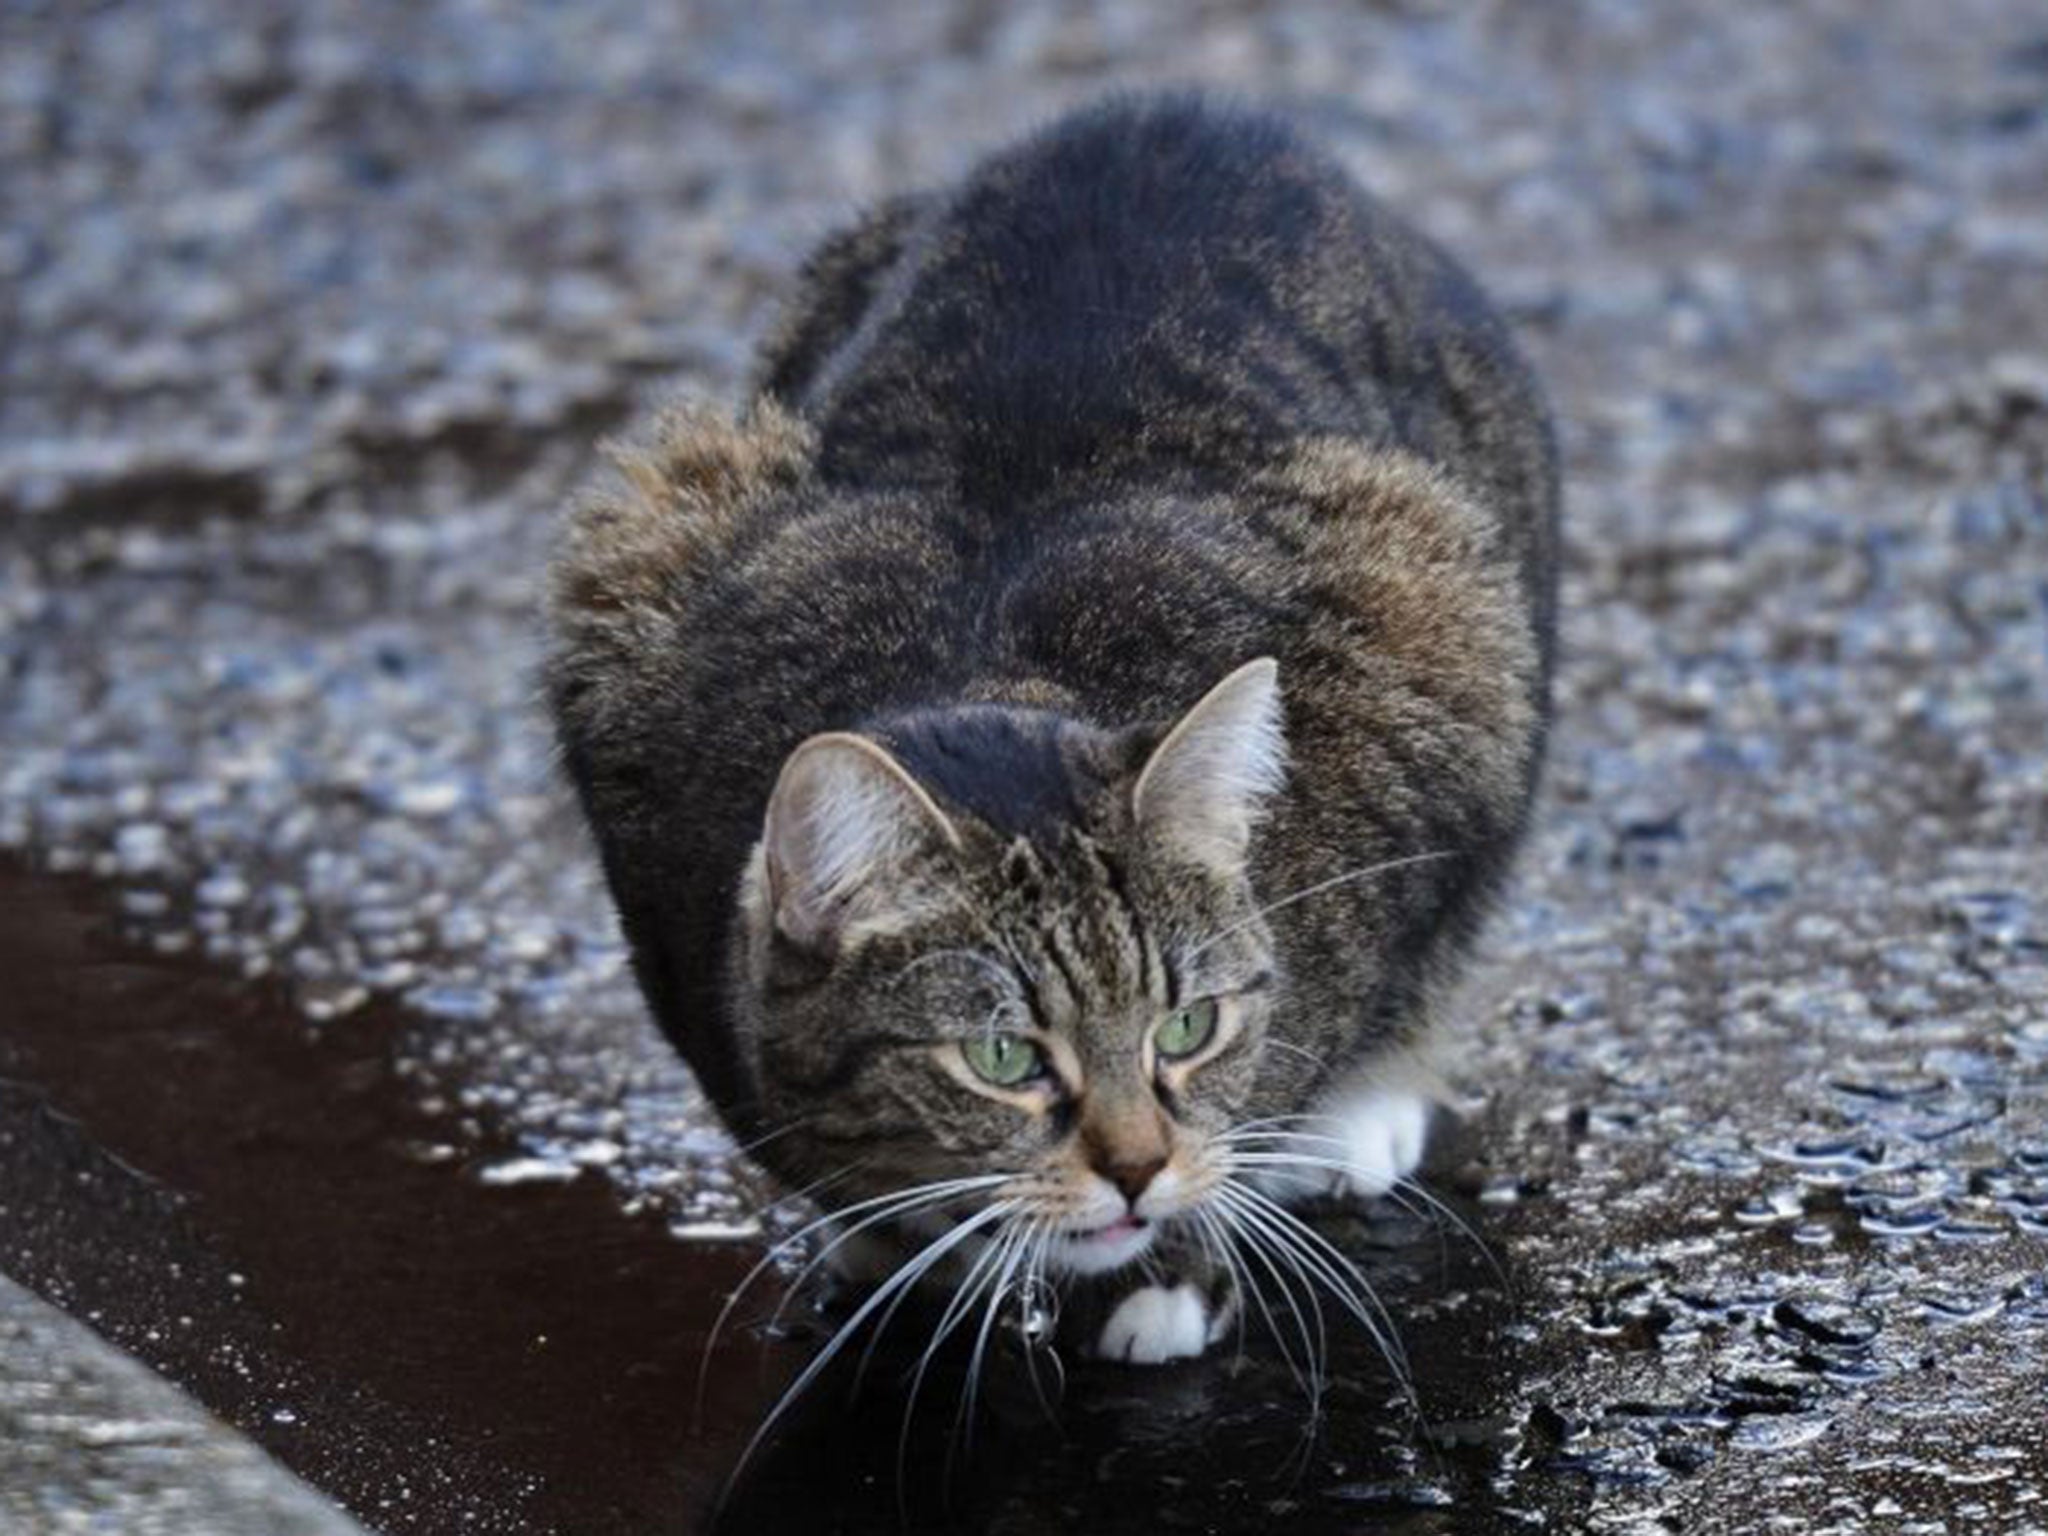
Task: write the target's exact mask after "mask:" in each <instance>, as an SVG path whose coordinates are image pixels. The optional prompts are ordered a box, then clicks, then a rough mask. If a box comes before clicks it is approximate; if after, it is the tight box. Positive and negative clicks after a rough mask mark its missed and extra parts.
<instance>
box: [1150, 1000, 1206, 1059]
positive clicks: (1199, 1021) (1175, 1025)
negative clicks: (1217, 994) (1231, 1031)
mask: <svg viewBox="0 0 2048 1536" xmlns="http://www.w3.org/2000/svg"><path fill="white" fill-rule="evenodd" d="M1215 1033H1216V999H1215V998H1213V997H1205V998H1203V999H1202V1000H1201V1001H1200V1002H1199V1003H1189V1004H1188V1005H1187V1007H1185V1008H1183V1009H1181V1010H1180V1011H1179V1012H1178V1013H1170V1014H1168V1015H1167V1016H1166V1021H1165V1022H1164V1023H1163V1024H1161V1025H1160V1026H1159V1028H1158V1030H1157V1031H1156V1032H1155V1033H1154V1034H1153V1036H1152V1044H1153V1045H1154V1047H1156V1048H1157V1050H1158V1052H1159V1054H1160V1055H1161V1056H1192V1055H1194V1054H1195V1052H1197V1051H1199V1050H1200V1049H1201V1048H1202V1047H1203V1046H1205V1045H1207V1044H1208V1043H1209V1037H1210V1036H1211V1035H1213V1034H1215Z"/></svg>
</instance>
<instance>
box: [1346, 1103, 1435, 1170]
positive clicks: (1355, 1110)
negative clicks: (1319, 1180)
mask: <svg viewBox="0 0 2048 1536" xmlns="http://www.w3.org/2000/svg"><path fill="white" fill-rule="evenodd" d="M1330 1114H1331V1117H1332V1119H1334V1120H1335V1121H1336V1122H1337V1123H1336V1124H1335V1125H1333V1126H1332V1127H1331V1134H1332V1135H1334V1136H1335V1137H1336V1138H1337V1140H1338V1142H1339V1143H1340V1146H1339V1147H1336V1148H1332V1150H1333V1151H1336V1152H1337V1153H1338V1156H1339V1160H1340V1161H1342V1162H1343V1164H1344V1176H1343V1182H1344V1185H1345V1187H1346V1188H1347V1189H1348V1190H1349V1191H1350V1192H1351V1193H1352V1194H1355V1195H1365V1196H1373V1195H1384V1194H1385V1193H1386V1192H1387V1191H1388V1190H1390V1189H1392V1188H1393V1187H1394V1186H1395V1185H1396V1184H1398V1183H1400V1182H1401V1180H1403V1179H1405V1178H1407V1177H1408V1175H1409V1174H1411V1173H1413V1172H1414V1171H1415V1169H1416V1167H1417V1165H1419V1164H1420V1163H1421V1162H1422V1146H1423V1143H1424V1142H1425V1141H1427V1140H1428V1139H1429V1099H1428V1098H1427V1097H1426V1096H1425V1095H1423V1094H1420V1093H1417V1092H1415V1091H1414V1090H1412V1089H1401V1088H1372V1089H1367V1090H1366V1091H1364V1092H1362V1093H1359V1094H1356V1095H1353V1096H1351V1097H1349V1098H1345V1099H1342V1100H1340V1101H1339V1102H1338V1103H1336V1104H1333V1105H1332V1106H1331V1107H1330Z"/></svg>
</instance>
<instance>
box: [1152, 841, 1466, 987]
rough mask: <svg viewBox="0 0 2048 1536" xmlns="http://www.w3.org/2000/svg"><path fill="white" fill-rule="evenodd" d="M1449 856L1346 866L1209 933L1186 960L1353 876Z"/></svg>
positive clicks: (1440, 853)
mask: <svg viewBox="0 0 2048 1536" xmlns="http://www.w3.org/2000/svg"><path fill="white" fill-rule="evenodd" d="M1450 856H1451V854H1450V851H1449V850H1448V849H1438V850H1436V851H1435V852H1433V853H1411V854H1407V855H1405V856H1403V857H1401V858H1398V859H1383V860H1381V861H1380V862H1379V863H1377V864H1368V865H1366V866H1365V867H1364V868H1363V869H1349V870H1346V871H1345V872H1344V873H1343V874H1341V875H1332V876H1330V878H1329V879H1327V880H1318V881H1317V882H1316V883H1315V884H1314V885H1306V886H1303V887H1302V888H1301V889H1300V890H1298V891H1292V892H1290V893H1289V894H1287V895H1285V896H1282V897H1281V898H1280V899H1279V900H1278V901H1269V902H1267V903H1266V904H1265V905H1264V906H1262V907H1260V908H1258V909H1257V910H1256V911H1254V912H1252V913H1251V914H1250V915H1249V916H1247V917H1241V918H1239V919H1238V920H1237V921H1236V922H1234V923H1232V924H1230V925H1229V926H1228V927H1227V928H1223V929H1221V930H1220V931H1218V932H1216V933H1212V934H1210V935H1209V937H1208V938H1206V939H1204V940H1203V941H1202V942H1201V943H1199V944H1197V945H1196V946H1195V947H1194V948H1193V949H1191V950H1189V951H1188V952H1187V956H1186V958H1187V959H1188V960H1193V959H1195V958H1196V957H1198V956H1200V955H1202V954H1204V953H1206V952H1207V951H1208V950H1210V949H1212V948H1214V947H1215V946H1216V945H1218V944H1221V943H1222V942H1223V941H1224V940H1225V939H1227V938H1229V937H1230V936H1231V935H1232V934H1233V933H1241V932H1242V931H1243V930H1245V929H1246V928H1249V927H1251V925H1252V924H1253V923H1256V922H1258V921H1259V920H1260V919H1261V918H1263V917H1267V916H1269V915H1271V914H1272V913H1274V912H1278V911H1279V910H1280V909H1281V908H1282V907H1291V906H1293V905H1294V904H1295V903H1296V902H1297V901H1307V900H1308V899H1309V897H1311V896H1320V895H1321V894H1322V893H1323V892H1324V891H1327V890H1331V889H1333V888H1334V887H1336V886H1340V885H1349V884H1350V883H1351V882H1352V881H1354V880H1365V879H1369V878H1370V877H1372V876H1373V875H1383V874H1385V873H1387V871H1389V870H1394V869H1403V868H1405V867H1407V866H1408V865H1411V864H1427V863H1428V862H1430V861H1431V860H1432V859H1447V858H1449V857H1450Z"/></svg>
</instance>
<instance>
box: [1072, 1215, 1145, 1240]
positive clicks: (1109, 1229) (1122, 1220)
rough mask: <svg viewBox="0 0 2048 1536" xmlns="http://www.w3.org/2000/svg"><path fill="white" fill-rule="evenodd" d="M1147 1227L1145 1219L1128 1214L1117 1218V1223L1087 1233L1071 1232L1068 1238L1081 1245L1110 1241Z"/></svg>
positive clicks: (1093, 1228)
mask: <svg viewBox="0 0 2048 1536" xmlns="http://www.w3.org/2000/svg"><path fill="white" fill-rule="evenodd" d="M1147 1225H1148V1223H1147V1222H1146V1220H1145V1218H1144V1217H1142V1216H1132V1215H1129V1214H1126V1215H1123V1216H1119V1217H1117V1219H1116V1220H1115V1221H1108V1222H1104V1223H1103V1224H1102V1225H1101V1226H1099V1227H1090V1228H1089V1229H1088V1230H1087V1231H1085V1232H1069V1233H1068V1234H1067V1237H1068V1239H1069V1240H1070V1241H1072V1242H1079V1243H1092V1242H1101V1241H1110V1240H1114V1239H1117V1238H1122V1237H1129V1236H1131V1235H1132V1234H1133V1233H1137V1232H1142V1231H1144V1230H1145V1228H1146V1226H1147Z"/></svg>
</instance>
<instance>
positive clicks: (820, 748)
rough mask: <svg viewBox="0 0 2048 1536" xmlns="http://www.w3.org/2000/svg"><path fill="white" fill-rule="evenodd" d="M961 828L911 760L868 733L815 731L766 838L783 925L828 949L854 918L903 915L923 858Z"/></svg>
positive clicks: (804, 944)
mask: <svg viewBox="0 0 2048 1536" xmlns="http://www.w3.org/2000/svg"><path fill="white" fill-rule="evenodd" d="M959 846H960V834H959V833H958V831H956V830H955V828H954V826H953V824H952V822H950V821H949V820H947V818H946V813H945V812H944V811H942V810H940V809H939V807H938V806H937V805H936V804H935V803H934V802H933V800H932V797H931V796H930V795H928V794H926V793H925V791H924V789H923V787H922V786H920V785H919V784H918V782H917V781H916V780H915V779H913V778H911V776H910V774H909V773H908V772H907V771H905V769H904V767H903V765H902V764H901V763H899V762H897V761H896V759H895V758H893V757H891V756H890V755H889V754H888V753H887V752H885V751H883V750H882V749H881V748H880V747H878V746H876V745H875V744H874V743H873V742H871V741H869V740H867V739H866V738H864V737H860V736H854V735H850V734H847V733H845V732H839V731H834V732H831V733H828V734H826V735H823V736H813V737H812V738H811V739H810V740H808V741H806V742H805V743H804V744H803V745H802V746H800V747H798V748H797V749H796V750H795V751H794V752H792V753H791V754H790V755H789V758H788V760H787V761H786V762H784V764H783V765H782V774H781V776H780V777H779V778H778V779H777V780H776V782H775V792H774V793H773V794H772V795H771V796H770V797H769V800H768V817H767V824H766V828H765V830H764V833H763V837H762V854H763V863H764V865H765V872H766V877H767V893H766V894H767V899H768V906H769V909H770V911H771V912H772V914H773V920H774V923H775V926H776V928H777V929H778V930H779V931H780V932H781V933H782V935H783V936H784V937H785V938H787V939H788V940H789V941H790V942H791V943H793V944H795V945H797V946H799V947H800V948H803V949H806V950H811V951H815V952H821V953H830V952H832V951H834V950H836V949H837V948H838V946H839V945H840V943H841V942H842V940H843V939H844V937H845V935H846V932H847V930H848V929H849V928H851V927H853V926H854V925H855V924H867V925H875V924H884V923H888V922H890V921H892V920H896V919H901V918H903V917H905V916H907V915H908V914H909V912H910V911H911V910H912V909H913V908H914V907H915V906H916V904H917V902H918V899H919V895H920V892H921V891H922V890H923V889H924V888H925V884H926V882H925V881H923V880H922V879H920V877H919V865H920V864H922V863H923V862H924V861H927V860H929V859H930V858H932V857H933V856H934V855H935V854H936V853H938V852H939V851H940V850H942V849H946V848H953V849H957V848H958V847H959Z"/></svg>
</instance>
